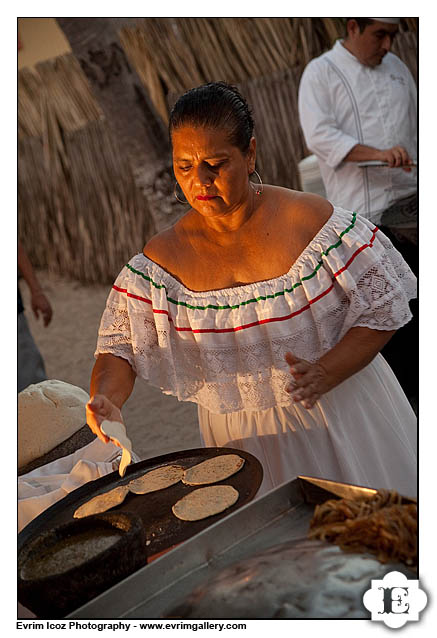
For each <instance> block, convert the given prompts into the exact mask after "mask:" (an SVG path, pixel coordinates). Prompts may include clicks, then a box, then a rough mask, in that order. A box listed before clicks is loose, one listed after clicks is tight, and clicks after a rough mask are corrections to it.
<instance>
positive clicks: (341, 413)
mask: <svg viewBox="0 0 437 638" xmlns="http://www.w3.org/2000/svg"><path fill="white" fill-rule="evenodd" d="M198 413H199V425H200V435H201V439H202V443H203V445H204V446H208V447H210V446H212V447H216V446H218V447H232V448H237V449H240V450H246V451H247V452H250V453H251V454H253V455H254V456H256V458H257V459H258V460H259V461H260V462H261V463H262V466H263V469H264V478H263V482H262V485H261V488H260V491H259V492H258V494H257V496H260V495H262V494H264V493H266V492H267V491H269V490H271V489H273V488H274V487H276V486H277V485H280V484H281V483H284V482H286V481H290V480H292V479H293V478H296V477H297V476H299V475H305V476H313V477H317V478H322V479H328V480H333V481H340V482H344V483H352V484H355V485H360V486H363V487H372V488H376V489H383V488H385V489H394V490H397V491H398V492H399V493H400V494H403V495H404V496H412V497H415V496H416V494H417V459H416V443H417V419H416V416H415V414H414V411H413V409H412V408H411V406H410V404H409V402H408V400H407V398H406V396H405V394H404V392H403V390H402V388H401V386H400V385H399V382H398V381H397V379H396V377H395V375H394V374H393V372H392V370H391V368H390V367H389V365H388V364H387V363H386V361H385V360H384V358H383V357H382V355H380V354H378V355H377V356H376V357H375V359H374V360H373V361H372V362H371V363H370V364H369V365H368V366H366V367H365V368H364V369H363V370H361V371H360V372H358V373H357V374H355V375H353V376H352V377H350V378H349V379H347V380H346V381H344V382H343V383H341V384H340V385H339V386H337V387H336V388H334V389H333V390H331V391H330V392H328V393H327V394H325V395H324V396H322V397H321V399H320V400H319V401H318V402H317V403H316V405H315V406H314V407H313V408H312V409H310V410H306V409H305V408H303V407H302V406H301V405H300V404H298V403H295V404H292V405H289V406H285V407H274V408H269V409H267V410H253V411H252V410H241V411H239V412H231V413H228V414H213V413H212V412H209V411H208V410H207V409H205V408H203V407H201V406H199V408H198Z"/></svg>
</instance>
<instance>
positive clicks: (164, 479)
mask: <svg viewBox="0 0 437 638" xmlns="http://www.w3.org/2000/svg"><path fill="white" fill-rule="evenodd" d="M183 473H184V468H183V467H181V466H180V465H164V466H163V467H157V468H156V469H155V470H150V471H149V472H146V474H143V476H139V477H138V478H136V479H133V480H132V481H131V482H130V483H128V487H129V490H130V491H131V492H133V493H134V494H148V493H149V492H156V491H157V490H163V489H164V488H166V487H169V486H170V485H174V484H175V483H179V481H180V480H181V478H182V476H183Z"/></svg>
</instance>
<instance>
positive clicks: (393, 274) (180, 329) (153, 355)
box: [96, 208, 416, 413]
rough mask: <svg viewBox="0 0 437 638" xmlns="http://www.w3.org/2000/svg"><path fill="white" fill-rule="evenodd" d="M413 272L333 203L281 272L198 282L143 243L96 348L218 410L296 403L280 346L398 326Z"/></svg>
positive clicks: (312, 353) (321, 342)
mask: <svg viewBox="0 0 437 638" xmlns="http://www.w3.org/2000/svg"><path fill="white" fill-rule="evenodd" d="M415 294H416V278H415V277H414V275H413V273H412V272H411V270H410V268H409V267H408V265H407V264H406V263H405V261H404V260H403V258H402V256H401V255H400V253H399V252H398V251H397V250H396V249H395V248H394V247H393V245H392V244H391V242H390V241H389V240H388V239H387V238H386V237H385V236H384V235H383V233H382V232H381V231H380V230H379V229H378V228H377V227H375V226H374V225H373V224H372V223H371V222H369V221H368V220H366V219H364V218H361V217H360V216H358V215H356V214H355V213H352V212H349V211H345V210H343V209H341V208H336V209H335V210H334V212H333V214H332V216H331V217H330V219H329V220H328V222H327V223H326V224H325V225H324V226H323V227H322V228H321V230H320V231H319V233H317V235H316V236H315V237H314V239H313V240H312V241H311V243H310V244H309V245H308V246H307V247H306V248H305V250H304V251H303V252H302V253H301V255H300V257H299V258H298V259H297V260H296V262H295V263H294V264H293V265H291V267H290V270H289V271H288V272H287V273H285V274H284V275H282V276H280V277H277V278H274V279H270V280H266V281H261V282H255V283H252V284H247V285H244V286H239V287H235V288H227V289H220V290H210V291H206V292H193V291H190V290H189V289H187V288H186V287H184V286H183V285H182V284H181V283H180V282H179V281H177V280H176V279H175V278H174V277H172V276H171V275H170V274H169V273H167V272H166V271H164V270H163V269H162V268H161V267H160V266H158V265H157V264H155V263H154V262H152V261H151V260H149V259H148V258H147V257H145V256H144V255H143V254H139V255H136V256H135V257H134V258H133V259H131V261H130V262H129V263H128V264H127V265H126V266H125V267H124V268H123V270H122V272H121V273H120V275H119V277H118V278H117V280H116V282H115V284H114V286H113V288H112V291H111V293H110V295H109V298H108V302H107V306H106V309H105V311H104V314H103V317H102V321H101V326H100V330H99V337H98V343H97V350H96V356H97V355H98V354H99V353H103V352H110V353H112V354H114V355H116V356H119V357H122V358H125V359H127V360H128V361H129V363H130V364H131V365H132V367H133V369H134V370H135V372H136V374H137V375H138V376H140V377H142V378H143V379H145V380H147V381H148V382H149V383H151V384H152V385H154V386H156V387H159V388H161V390H162V391H163V392H164V393H167V394H172V395H175V396H176V397H178V399H179V400H182V401H194V402H197V403H199V404H201V405H202V406H204V407H205V408H207V409H209V410H211V411H212V412H216V413H224V412H231V411H237V410H241V409H258V410H261V409H266V408H269V407H273V406H275V405H286V404H288V403H290V400H291V399H290V395H289V394H288V393H287V392H286V391H285V387H286V386H287V384H288V382H289V372H288V366H287V364H286V362H285V353H286V352H288V351H291V352H293V353H294V354H295V355H296V356H298V357H301V358H303V359H306V360H308V361H317V359H319V358H320V357H321V356H322V355H323V354H325V353H326V352H327V351H328V350H330V349H331V348H333V347H334V346H335V345H336V344H337V343H338V341H339V340H340V339H341V338H342V337H343V336H344V335H345V334H346V332H347V331H348V330H350V329H351V328H352V327H355V326H362V327H367V328H371V329H374V330H396V329H398V328H400V327H401V326H402V325H404V324H405V323H407V322H408V321H409V320H410V318H411V312H410V309H409V301H410V299H412V298H413V297H414V296H415Z"/></svg>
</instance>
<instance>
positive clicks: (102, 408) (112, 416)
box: [86, 394, 124, 443]
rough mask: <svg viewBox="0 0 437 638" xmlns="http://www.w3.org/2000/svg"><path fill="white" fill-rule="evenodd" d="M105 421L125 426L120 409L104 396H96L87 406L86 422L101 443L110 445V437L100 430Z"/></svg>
mask: <svg viewBox="0 0 437 638" xmlns="http://www.w3.org/2000/svg"><path fill="white" fill-rule="evenodd" d="M103 421H119V422H120V423H123V425H124V421H123V417H122V416H121V411H120V409H119V408H117V406H116V405H114V404H113V403H112V401H110V400H109V399H108V397H106V396H105V395H104V394H95V395H94V396H92V397H91V398H90V400H89V401H88V403H87V404H86V422H87V424H88V427H89V428H90V429H91V430H92V431H93V432H94V434H95V435H96V436H98V438H99V439H100V440H101V441H103V442H104V443H108V442H109V440H110V439H109V437H107V436H106V434H103V432H102V430H101V429H100V426H101V424H102V423H103Z"/></svg>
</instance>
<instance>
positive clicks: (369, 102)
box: [299, 18, 418, 407]
mask: <svg viewBox="0 0 437 638" xmlns="http://www.w3.org/2000/svg"><path fill="white" fill-rule="evenodd" d="M399 22H400V18H347V20H346V29H347V36H346V37H345V38H344V39H340V40H337V42H336V43H335V44H334V46H333V47H332V49H331V50H330V51H328V52H326V53H324V54H322V55H321V56H319V57H318V58H315V59H313V60H311V62H309V64H308V65H307V67H306V68H305V70H304V72H303V75H302V78H301V82H300V87H299V117H300V123H301V126H302V129H303V133H304V136H305V141H306V144H307V146H308V148H309V149H310V150H311V151H312V152H313V153H314V154H315V155H316V156H317V159H318V162H319V166H320V172H321V175H322V178H323V182H324V185H325V189H326V197H327V199H328V200H329V201H331V202H332V203H333V204H336V205H338V206H342V207H344V208H346V209H348V210H354V211H356V212H358V213H359V214H360V215H362V216H364V217H366V218H367V219H370V220H371V221H372V222H374V223H375V224H377V225H378V226H379V227H380V228H381V229H382V230H383V232H384V233H386V234H387V235H388V236H389V238H390V239H391V241H392V243H393V244H394V245H395V246H396V248H397V249H398V250H399V251H400V252H401V253H402V255H403V257H404V259H405V260H406V261H407V263H408V264H409V266H410V267H411V269H412V270H413V271H414V273H415V274H416V275H417V274H418V250H417V169H416V167H415V163H416V160H417V89H416V85H415V82H414V79H413V77H412V75H411V73H410V71H409V70H408V68H407V66H406V65H405V64H404V63H403V62H402V61H401V60H400V59H399V58H398V57H397V56H396V55H394V54H392V53H390V48H391V45H392V43H393V40H394V38H395V36H396V34H397V32H398V29H399ZM369 161H370V162H375V161H376V162H381V161H382V162H387V166H385V167H381V166H379V167H376V166H367V167H362V166H359V164H361V163H363V162H366V163H367V162H369ZM414 314H415V312H414V311H413V315H414ZM407 333H408V334H407ZM406 343H407V344H409V345H408V348H410V349H411V353H410V354H409V356H410V358H408V355H407V359H406V358H405V355H406V352H405V347H406ZM401 353H402V355H401ZM383 354H384V356H385V357H386V358H387V360H388V362H389V363H390V365H391V367H392V368H393V370H394V372H395V374H396V376H397V377H398V379H399V381H400V382H401V385H402V386H403V388H404V390H405V392H406V394H407V396H408V397H409V398H410V400H411V401H412V403H413V407H415V406H414V402H415V401H416V396H417V392H418V388H417V383H418V382H417V376H418V375H417V374H416V371H415V365H417V364H416V363H414V362H415V361H417V325H416V320H413V321H412V322H410V324H409V325H408V328H405V329H403V330H401V331H400V332H399V334H398V335H397V336H396V339H393V340H392V342H390V344H389V345H388V346H386V348H384V350H383ZM405 360H409V365H408V366H405Z"/></svg>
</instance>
